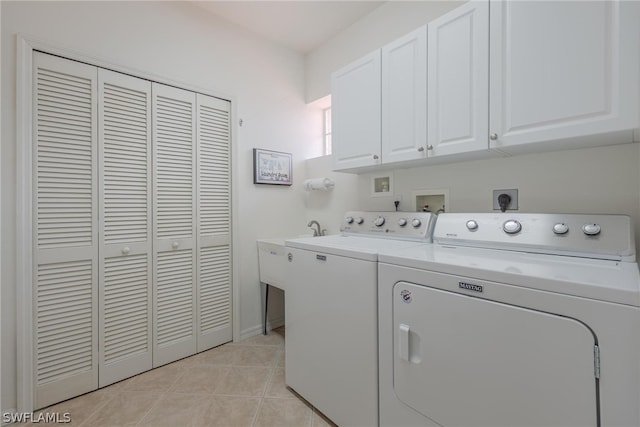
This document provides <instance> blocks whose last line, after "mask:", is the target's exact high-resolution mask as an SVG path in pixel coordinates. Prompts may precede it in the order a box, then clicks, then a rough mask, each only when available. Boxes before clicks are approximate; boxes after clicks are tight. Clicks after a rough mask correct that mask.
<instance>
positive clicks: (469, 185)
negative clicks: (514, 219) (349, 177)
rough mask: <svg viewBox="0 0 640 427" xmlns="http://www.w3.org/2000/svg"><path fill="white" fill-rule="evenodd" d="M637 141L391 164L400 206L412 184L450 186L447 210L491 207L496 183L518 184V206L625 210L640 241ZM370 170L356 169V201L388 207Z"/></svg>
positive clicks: (405, 205)
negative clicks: (373, 191) (373, 193)
mask: <svg viewBox="0 0 640 427" xmlns="http://www.w3.org/2000/svg"><path fill="white" fill-rule="evenodd" d="M639 160H640V145H639V144H625V145H614V146H608V147H596V148H586V149H578V150H566V151H554V152H547V153H538V154H528V155H520V156H513V157H505V158H495V159H485V160H476V161H469V162H460V163H451V164H446V165H435V166H428V167H417V168H410V169H395V170H393V171H392V172H393V177H394V179H395V184H394V193H395V194H398V193H400V194H402V203H401V205H400V209H401V210H408V211H410V210H414V209H415V202H414V200H411V199H412V193H413V191H414V190H421V189H448V190H449V203H448V206H447V207H446V210H447V212H493V210H492V209H493V204H492V194H493V190H494V189H496V190H498V189H510V188H517V189H518V202H519V212H541V213H603V214H624V215H629V216H631V218H632V219H633V221H634V223H635V227H636V240H637V241H638V242H640V184H639V183H640V172H639V168H638V164H639ZM372 175H373V174H372V173H369V174H362V175H359V182H358V188H359V191H358V194H359V196H360V199H359V200H360V203H359V207H360V208H361V209H364V210H389V206H393V204H392V203H393V200H392V197H369V193H370V191H369V188H370V185H371V179H372Z"/></svg>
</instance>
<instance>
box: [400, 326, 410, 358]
mask: <svg viewBox="0 0 640 427" xmlns="http://www.w3.org/2000/svg"><path fill="white" fill-rule="evenodd" d="M409 330H410V327H409V325H405V324H404V323H400V327H399V328H398V356H399V357H400V359H402V360H404V361H405V362H408V361H409Z"/></svg>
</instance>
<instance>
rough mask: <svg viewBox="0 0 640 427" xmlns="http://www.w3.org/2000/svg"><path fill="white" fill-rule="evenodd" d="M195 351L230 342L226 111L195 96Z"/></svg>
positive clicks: (225, 105) (209, 99) (224, 105)
mask: <svg viewBox="0 0 640 427" xmlns="http://www.w3.org/2000/svg"><path fill="white" fill-rule="evenodd" d="M197 101H198V132H197V141H198V207H199V209H198V351H203V350H206V349H209V348H211V347H215V346H218V345H220V344H224V343H226V342H228V341H231V340H232V328H231V239H230V237H231V221H230V214H231V211H230V206H231V197H230V194H231V193H230V190H231V187H230V164H231V163H230V160H231V159H230V141H231V135H230V129H231V128H230V112H231V104H230V103H229V102H228V101H225V100H222V99H218V98H213V97H210V96H205V95H201V94H198V96H197Z"/></svg>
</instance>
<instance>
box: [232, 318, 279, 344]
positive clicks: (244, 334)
mask: <svg viewBox="0 0 640 427" xmlns="http://www.w3.org/2000/svg"><path fill="white" fill-rule="evenodd" d="M281 326H284V316H282V317H278V318H277V319H269V320H268V321H267V332H269V331H270V330H272V329H276V328H279V327H281ZM260 334H262V325H255V326H252V327H250V328H247V329H243V330H242V331H240V336H239V337H238V339H237V340H234V342H239V341H242V340H246V339H247V338H251V337H254V336H256V335H260Z"/></svg>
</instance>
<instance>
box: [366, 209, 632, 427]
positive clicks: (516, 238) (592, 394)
mask: <svg viewBox="0 0 640 427" xmlns="http://www.w3.org/2000/svg"><path fill="white" fill-rule="evenodd" d="M433 240H434V243H433V244H432V245H423V246H421V247H414V248H407V249H403V250H400V251H396V252H395V253H393V254H388V255H385V254H381V255H380V256H379V264H378V265H379V294H378V303H379V334H380V335H379V352H380V353H379V368H380V376H379V378H380V425H382V426H416V425H433V426H436V425H438V426H491V427H499V426H510V427H515V426H536V427H541V426H554V427H556V426H580V427H585V426H639V425H640V410H639V407H640V391H639V389H640V277H639V274H638V265H637V264H636V258H635V243H634V238H633V227H632V226H631V223H630V220H629V218H628V217H626V216H619V215H557V214H553V215H536V214H442V215H440V216H439V217H438V221H437V223H436V227H435V231H434V238H433Z"/></svg>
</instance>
